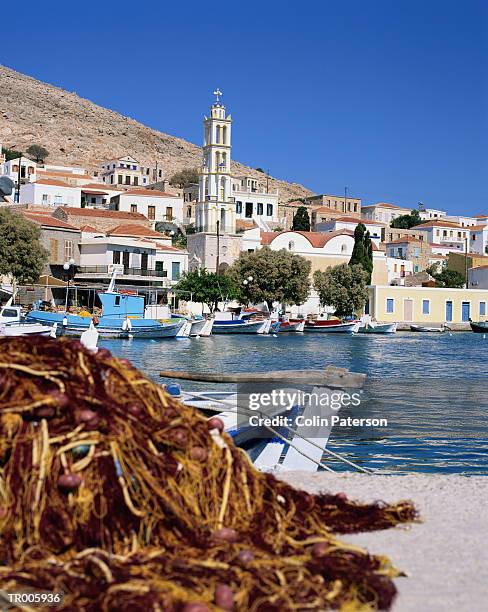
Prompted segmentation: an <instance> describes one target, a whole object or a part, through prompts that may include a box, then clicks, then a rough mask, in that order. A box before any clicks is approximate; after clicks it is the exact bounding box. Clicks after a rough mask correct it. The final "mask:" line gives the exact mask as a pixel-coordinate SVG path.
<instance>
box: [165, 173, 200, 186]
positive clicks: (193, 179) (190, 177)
mask: <svg viewBox="0 0 488 612" xmlns="http://www.w3.org/2000/svg"><path fill="white" fill-rule="evenodd" d="M169 182H170V185H173V187H180V188H181V189H183V188H184V187H189V186H190V185H194V184H195V183H198V168H183V170H180V171H179V172H176V173H175V174H173V176H172V177H171V178H170V179H169Z"/></svg>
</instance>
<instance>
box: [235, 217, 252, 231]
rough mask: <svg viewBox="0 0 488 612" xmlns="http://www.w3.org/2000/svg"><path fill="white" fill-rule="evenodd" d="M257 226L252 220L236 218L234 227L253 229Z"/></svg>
mask: <svg viewBox="0 0 488 612" xmlns="http://www.w3.org/2000/svg"><path fill="white" fill-rule="evenodd" d="M255 227H257V225H256V223H255V222H254V221H245V220H244V219H237V220H236V229H245V230H247V229H253V228H255Z"/></svg>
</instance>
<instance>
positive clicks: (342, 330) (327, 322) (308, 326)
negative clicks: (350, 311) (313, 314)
mask: <svg viewBox="0 0 488 612" xmlns="http://www.w3.org/2000/svg"><path fill="white" fill-rule="evenodd" d="M358 327H359V321H342V320H341V319H338V318H332V319H328V318H325V317H324V318H322V317H318V318H317V319H307V321H305V327H304V331H306V332H317V333H322V334H352V333H354V332H355V331H357V329H358Z"/></svg>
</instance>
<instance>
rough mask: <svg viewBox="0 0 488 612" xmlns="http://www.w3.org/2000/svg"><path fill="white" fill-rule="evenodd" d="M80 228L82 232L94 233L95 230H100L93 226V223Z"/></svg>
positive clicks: (96, 231)
mask: <svg viewBox="0 0 488 612" xmlns="http://www.w3.org/2000/svg"><path fill="white" fill-rule="evenodd" d="M80 230H81V231H82V232H90V233H91V234H93V232H95V233H98V230H97V229H95V228H94V227H92V226H91V225H82V226H81V227H80Z"/></svg>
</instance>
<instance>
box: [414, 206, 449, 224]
mask: <svg viewBox="0 0 488 612" xmlns="http://www.w3.org/2000/svg"><path fill="white" fill-rule="evenodd" d="M419 215H420V218H421V219H422V220H423V221H432V220H433V219H442V218H443V217H445V216H446V215H447V212H446V211H445V210H439V209H437V208H425V209H424V210H419Z"/></svg>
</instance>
